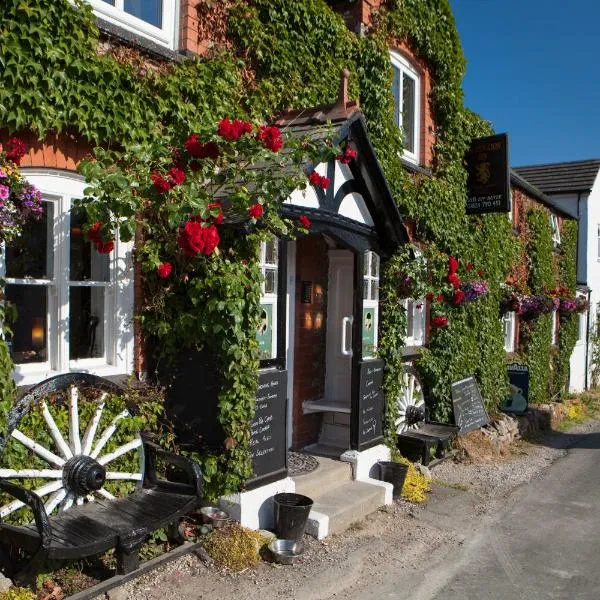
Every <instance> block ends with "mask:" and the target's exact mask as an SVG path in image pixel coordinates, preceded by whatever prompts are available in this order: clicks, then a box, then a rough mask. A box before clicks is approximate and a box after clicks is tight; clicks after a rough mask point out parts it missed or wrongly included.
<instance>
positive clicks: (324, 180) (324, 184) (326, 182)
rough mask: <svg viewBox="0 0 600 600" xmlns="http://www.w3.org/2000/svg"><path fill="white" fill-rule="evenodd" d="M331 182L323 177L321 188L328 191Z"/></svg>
mask: <svg viewBox="0 0 600 600" xmlns="http://www.w3.org/2000/svg"><path fill="white" fill-rule="evenodd" d="M329 184H330V181H329V179H328V178H327V177H321V188H322V189H324V190H326V189H327V187H328V186H329Z"/></svg>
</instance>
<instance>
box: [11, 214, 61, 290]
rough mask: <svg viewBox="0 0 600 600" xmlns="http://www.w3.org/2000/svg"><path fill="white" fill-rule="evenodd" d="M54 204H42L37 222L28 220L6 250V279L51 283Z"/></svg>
mask: <svg viewBox="0 0 600 600" xmlns="http://www.w3.org/2000/svg"><path fill="white" fill-rule="evenodd" d="M53 222H54V204H53V203H52V202H44V212H43V213H42V217H41V219H40V220H39V221H34V220H33V219H29V220H28V221H27V223H26V224H25V226H24V227H23V235H21V237H19V238H17V239H16V240H15V241H14V242H12V243H11V244H10V245H8V246H7V247H6V277H15V278H25V277H31V278H33V279H52V261H53V256H54V252H53V247H52V244H53V241H54V235H53V233H52V227H53Z"/></svg>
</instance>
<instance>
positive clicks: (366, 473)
mask: <svg viewBox="0 0 600 600" xmlns="http://www.w3.org/2000/svg"><path fill="white" fill-rule="evenodd" d="M390 458H391V455H390V449H389V448H388V447H387V446H386V445H384V444H379V445H378V446H373V448H369V449H368V450H363V451H362V452H358V450H347V451H346V452H344V454H342V456H340V460H342V461H343V462H349V463H350V464H351V465H352V479H354V480H355V481H364V482H366V483H370V484H371V485H376V486H379V487H381V488H383V489H384V490H385V504H386V505H387V504H392V502H393V501H394V499H393V492H394V486H393V485H392V484H391V483H387V482H386V481H379V479H377V478H376V477H377V463H378V462H379V461H380V460H381V461H387V460H390Z"/></svg>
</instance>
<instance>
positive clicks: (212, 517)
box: [200, 506, 231, 529]
mask: <svg viewBox="0 0 600 600" xmlns="http://www.w3.org/2000/svg"><path fill="white" fill-rule="evenodd" d="M200 515H201V517H202V522H203V523H206V524H207V525H212V526H213V527H214V528H215V529H218V528H219V527H223V526H224V525H226V524H227V523H229V521H230V520H231V518H230V516H229V515H228V514H227V513H226V512H225V511H224V510H221V509H220V508H217V507H216V506H203V507H202V508H201V509H200Z"/></svg>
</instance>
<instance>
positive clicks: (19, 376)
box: [12, 364, 129, 387]
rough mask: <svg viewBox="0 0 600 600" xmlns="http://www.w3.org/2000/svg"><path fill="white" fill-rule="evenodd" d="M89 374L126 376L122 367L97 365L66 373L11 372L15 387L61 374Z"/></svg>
mask: <svg viewBox="0 0 600 600" xmlns="http://www.w3.org/2000/svg"><path fill="white" fill-rule="evenodd" d="M65 372H66V373H71V372H72V373H81V372H83V373H90V374H92V375H98V376H99V377H111V376H114V375H128V374H129V373H127V372H126V371H125V370H124V369H123V367H118V366H115V365H107V364H103V365H98V366H95V367H89V368H83V365H82V366H81V367H80V368H75V369H69V370H68V371H54V370H52V369H40V370H39V371H33V370H32V371H27V372H21V371H20V370H19V368H18V367H17V369H16V370H15V371H13V374H12V375H13V379H14V380H15V383H16V384H17V387H21V386H31V385H35V384H37V383H40V382H42V381H44V379H48V378H50V377H55V376H56V375H61V374H62V373H65Z"/></svg>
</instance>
